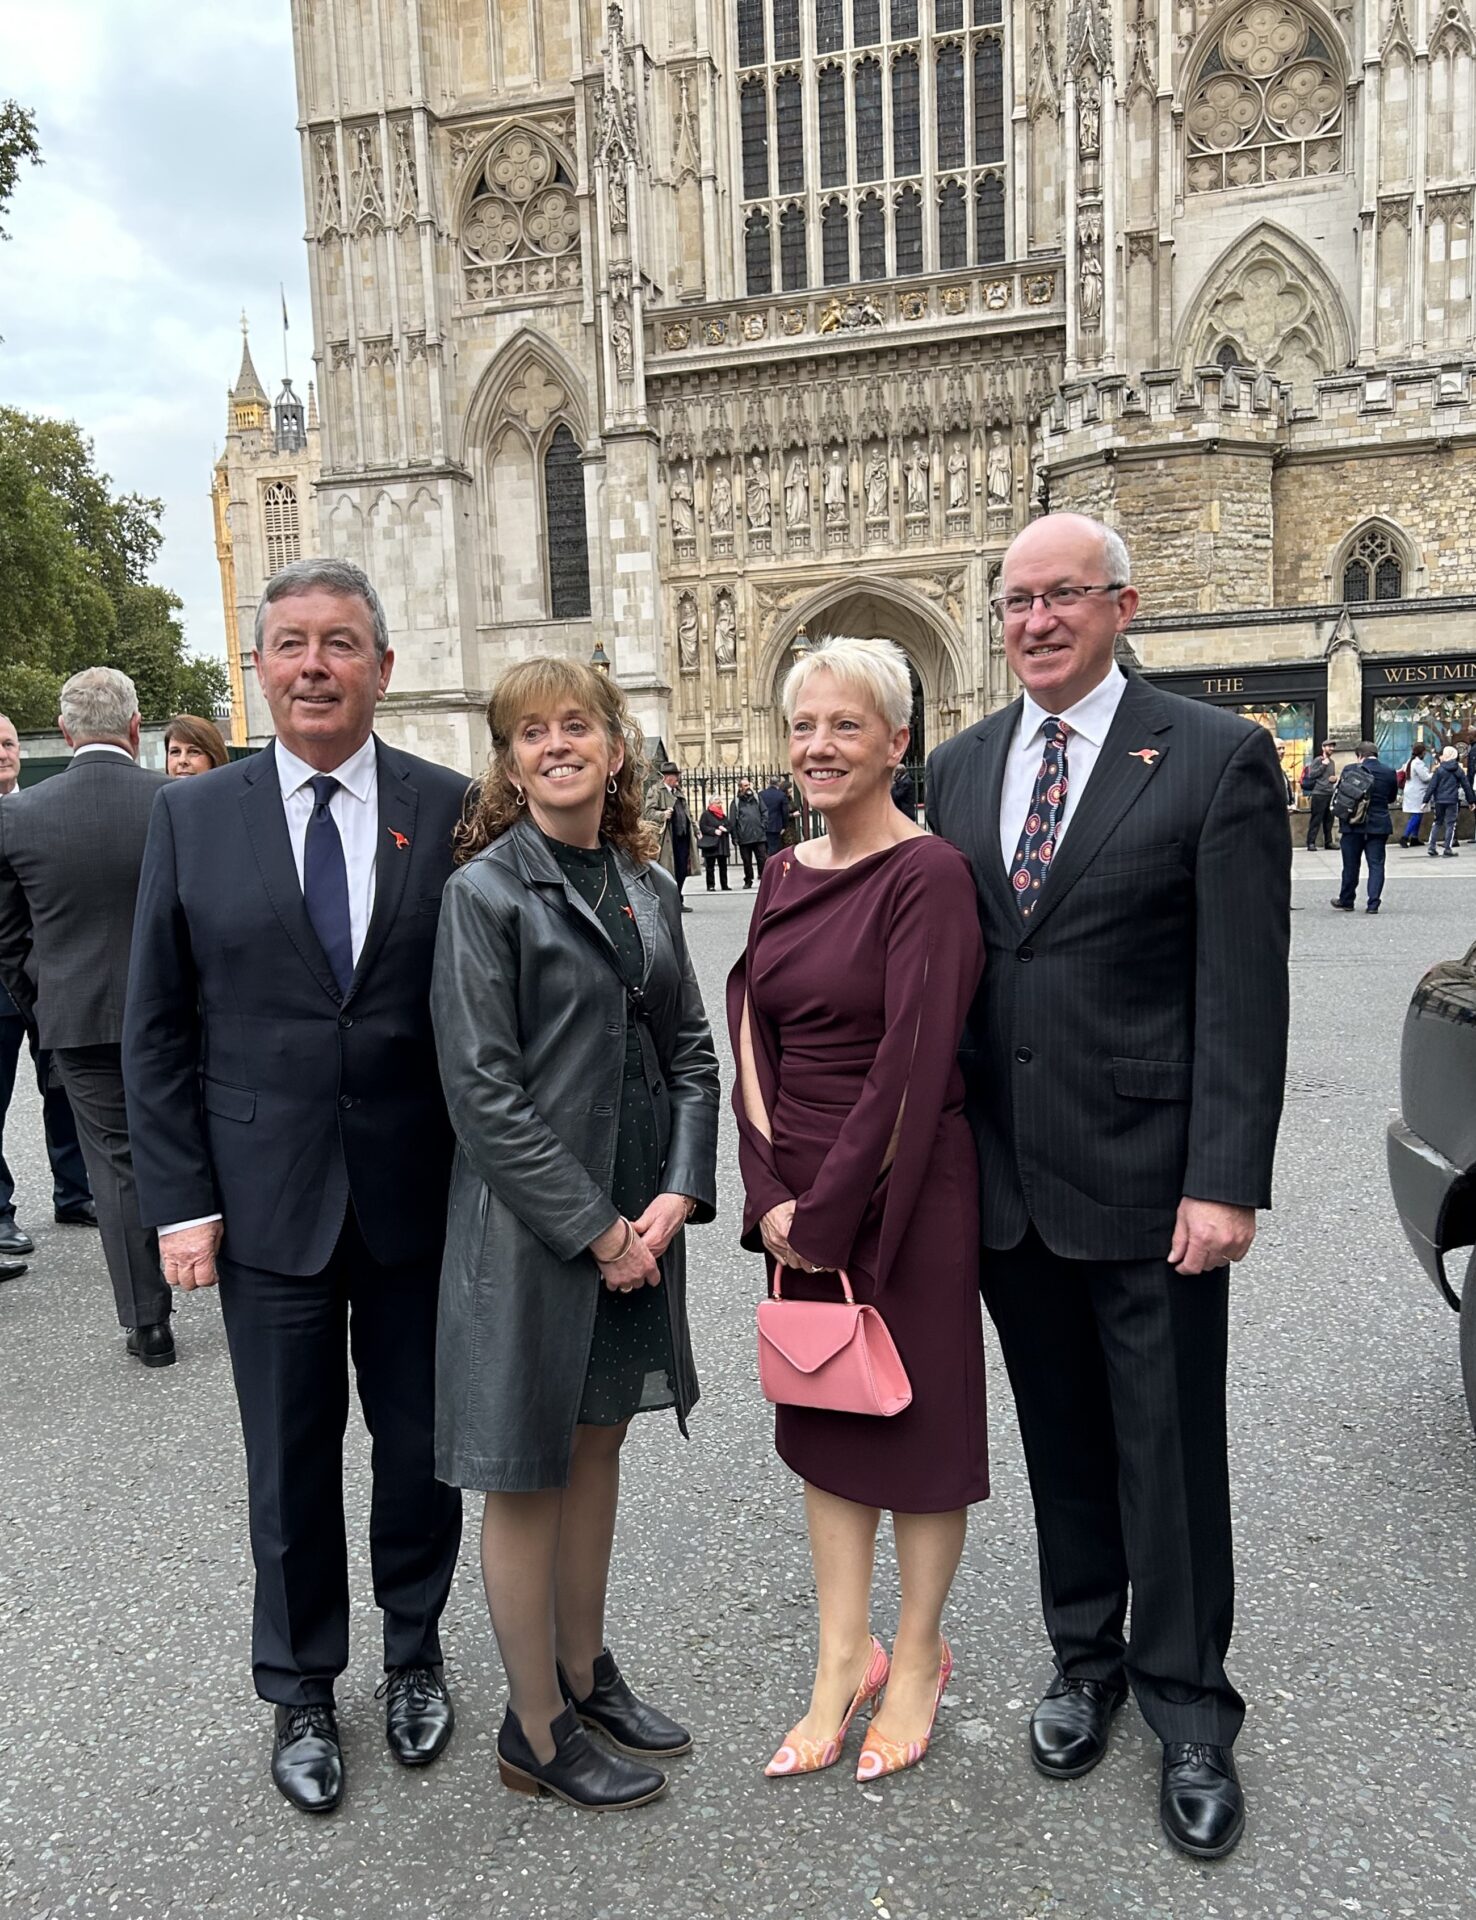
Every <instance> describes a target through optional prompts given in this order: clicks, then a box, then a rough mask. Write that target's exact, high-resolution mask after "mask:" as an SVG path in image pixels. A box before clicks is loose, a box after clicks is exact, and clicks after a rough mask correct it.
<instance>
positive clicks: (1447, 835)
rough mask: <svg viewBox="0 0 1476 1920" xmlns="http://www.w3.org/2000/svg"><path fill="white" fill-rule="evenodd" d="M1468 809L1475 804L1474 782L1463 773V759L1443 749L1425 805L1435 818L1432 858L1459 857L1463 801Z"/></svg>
mask: <svg viewBox="0 0 1476 1920" xmlns="http://www.w3.org/2000/svg"><path fill="white" fill-rule="evenodd" d="M1462 799H1464V800H1465V802H1466V805H1467V806H1473V805H1476V790H1473V788H1472V785H1471V779H1470V776H1469V775H1468V774H1466V773H1465V772H1463V771H1462V769H1461V762H1460V756H1459V754H1458V753H1457V751H1456V749H1455V748H1454V747H1442V748H1441V749H1440V760H1439V763H1438V764H1437V766H1436V768H1435V770H1434V772H1433V773H1432V774H1431V776H1430V790H1429V795H1428V798H1427V802H1426V804H1427V805H1428V806H1429V808H1430V811H1431V813H1432V814H1433V815H1434V817H1435V824H1434V826H1432V827H1431V829H1430V858H1431V859H1432V860H1433V859H1434V858H1435V855H1436V853H1437V852H1438V853H1441V854H1443V855H1444V857H1445V858H1446V859H1447V860H1455V859H1457V858H1459V856H1458V855H1457V853H1456V828H1457V826H1458V825H1459V824H1460V815H1461V801H1462Z"/></svg>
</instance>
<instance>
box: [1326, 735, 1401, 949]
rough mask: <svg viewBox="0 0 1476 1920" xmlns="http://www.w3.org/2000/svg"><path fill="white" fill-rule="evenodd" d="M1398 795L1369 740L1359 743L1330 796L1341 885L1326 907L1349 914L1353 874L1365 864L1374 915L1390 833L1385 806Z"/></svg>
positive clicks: (1370, 909) (1392, 776)
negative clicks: (1329, 905)
mask: <svg viewBox="0 0 1476 1920" xmlns="http://www.w3.org/2000/svg"><path fill="white" fill-rule="evenodd" d="M1398 793H1399V775H1398V774H1397V773H1396V772H1395V770H1394V768H1393V767H1386V766H1385V765H1384V763H1383V761H1382V760H1380V758H1379V756H1378V749H1377V748H1376V747H1375V746H1374V743H1373V741H1372V740H1360V741H1359V743H1358V753H1357V756H1356V758H1355V759H1354V760H1353V763H1352V764H1351V765H1350V766H1346V767H1344V769H1343V771H1342V773H1341V774H1340V775H1339V776H1338V784H1337V787H1336V789H1335V790H1334V792H1333V802H1332V806H1333V812H1334V813H1335V814H1336V815H1337V820H1338V840H1339V844H1340V846H1341V848H1342V854H1343V882H1342V887H1341V889H1340V891H1339V893H1338V895H1337V898H1336V899H1335V900H1334V901H1333V902H1332V904H1333V905H1334V906H1335V907H1336V908H1337V909H1338V911H1339V912H1340V913H1351V912H1352V911H1353V907H1354V903H1355V902H1356V900H1357V898H1358V873H1359V868H1360V866H1361V864H1362V862H1363V861H1365V860H1366V861H1367V862H1368V895H1367V909H1366V910H1367V911H1368V912H1369V913H1377V912H1378V910H1379V902H1380V901H1381V900H1382V899H1383V897H1384V866H1385V856H1386V855H1387V853H1388V850H1389V835H1390V834H1391V833H1392V832H1393V831H1394V820H1393V816H1392V815H1391V814H1390V812H1389V808H1390V807H1391V805H1392V804H1393V802H1394V800H1395V799H1396V797H1397V796H1398Z"/></svg>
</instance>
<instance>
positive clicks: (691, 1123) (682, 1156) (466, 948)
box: [431, 820, 718, 1492]
mask: <svg viewBox="0 0 1476 1920" xmlns="http://www.w3.org/2000/svg"><path fill="white" fill-rule="evenodd" d="M617 857H618V859H619V865H620V875H621V879H622V880H623V882H624V884H625V891H626V894H627V896H628V898H629V901H630V906H631V911H632V913H633V914H634V917H635V922H636V926H637V927H638V928H639V930H640V935H641V944H642V946H643V947H644V948H645V961H646V973H645V980H644V982H643V985H642V989H641V999H642V1002H643V1006H644V1016H643V1017H640V1018H639V1029H640V1034H641V1048H642V1052H643V1054H644V1056H645V1062H646V1076H647V1084H648V1085H649V1087H650V1090H651V1095H652V1101H653V1105H654V1108H655V1112H656V1122H657V1129H658V1136H659V1142H660V1147H661V1156H662V1167H663V1173H662V1181H661V1186H662V1190H663V1191H665V1192H674V1193H683V1194H686V1195H688V1196H689V1197H690V1198H692V1199H693V1200H695V1201H696V1203H697V1206H696V1211H695V1212H694V1213H693V1215H692V1219H693V1220H694V1221H696V1222H698V1223H701V1222H704V1221H708V1220H711V1219H712V1217H713V1211H714V1207H715V1204H716V1199H717V1192H716V1181H717V1171H716V1169H717V1116H718V1066H717V1055H716V1053H715V1052H714V1049H713V1044H712V1034H711V1032H710V1030H709V1028H708V1024H707V1015H706V1014H705V1012H704V1011H703V1007H702V998H701V995H700V993H699V991H698V988H697V981H696V977H695V976H694V974H693V972H692V963H691V961H690V959H689V958H688V955H687V947H686V941H685V939H684V937H683V934H682V923H681V918H680V903H679V899H678V895H677V889H676V884H675V882H674V881H673V880H672V879H671V877H670V875H668V874H667V873H665V872H664V871H663V870H662V869H661V868H659V867H639V866H637V865H635V863H634V862H632V861H630V860H629V859H627V858H626V856H625V855H624V854H620V855H618V856H617ZM580 921H583V922H584V923H586V924H584V925H579V924H577V923H578V922H580ZM602 947H603V948H604V949H606V951H608V953H609V955H610V958H609V959H608V960H607V959H606V958H605V955H604V953H602V952H601V951H600V948H602ZM613 958H614V949H613V947H611V946H610V944H609V942H608V940H607V939H606V936H605V934H604V932H603V930H602V929H601V927H600V923H599V921H598V919H597V918H596V917H595V915H594V914H593V913H592V912H591V911H590V909H589V908H588V907H587V906H586V905H585V903H584V901H583V900H581V899H580V897H579V895H578V893H577V892H576V891H575V890H574V889H573V888H572V887H569V886H567V885H566V884H565V881H564V876H563V873H562V871H561V870H560V868H559V865H558V862H557V861H556V860H555V858H554V856H553V854H552V852H551V851H550V850H549V847H548V845H547V843H546V841H545V840H544V838H543V836H542V835H541V834H540V833H539V831H538V829H537V828H536V827H535V826H533V824H532V823H531V822H530V821H527V820H519V821H518V822H517V823H516V824H515V825H514V826H513V827H511V828H510V829H509V830H508V832H507V833H505V834H504V835H503V836H502V837H501V838H500V839H498V840H495V841H494V842H493V843H492V845H491V846H490V847H487V848H485V849H484V850H483V851H482V852H481V853H479V854H477V855H476V857H475V858H474V859H472V860H469V861H468V862H467V863H466V865H465V866H463V867H461V868H459V869H458V870H457V872H455V873H454V874H453V875H452V876H451V878H450V880H449V881H448V882H447V883H446V890H445V893H444V895H443V896H442V901H441V916H440V926H439V931H438V934H437V938H436V958H435V968H434V972H433V974H432V979H431V1017H432V1020H433V1022H434V1025H435V1034H436V1052H437V1055H438V1058H439V1061H440V1069H441V1082H442V1085H443V1087H444V1089H445V1094H446V1105H447V1108H448V1110H449V1112H450V1115H451V1124H452V1126H453V1128H454V1129H455V1132H456V1157H455V1164H454V1167H453V1170H452V1176H451V1195H450V1202H449V1208H448V1217H447V1227H446V1253H445V1259H444V1262H443V1264H442V1269H441V1296H440V1317H439V1323H438V1329H437V1340H436V1474H437V1476H438V1477H439V1478H440V1479H442V1480H444V1481H447V1482H449V1483H450V1484H451V1485H452V1486H458V1487H474V1488H480V1489H483V1490H485V1491H488V1492H531V1491H535V1490H536V1489H538V1488H542V1487H560V1486H563V1485H565V1484H566V1483H567V1481H568V1475H569V1453H570V1446H571V1443H572V1440H573V1435H574V1425H575V1420H576V1417H577V1414H578V1410H579V1401H580V1397H581V1394H582V1392H583V1389H584V1376H585V1371H586V1368H587V1366H588V1363H589V1353H590V1345H591V1341H592V1338H593V1334H594V1319H595V1308H596V1303H597V1301H598V1297H599V1289H600V1287H601V1285H602V1284H603V1282H602V1281H601V1279H600V1276H599V1271H598V1269H597V1268H596V1266H595V1263H594V1260H593V1258H592V1257H591V1256H590V1254H589V1252H588V1247H589V1243H590V1241H591V1240H595V1239H598V1237H599V1236H600V1234H602V1233H603V1232H604V1231H605V1229H606V1228H607V1227H609V1226H611V1225H612V1224H613V1223H614V1221H615V1220H616V1218H617V1217H618V1216H617V1213H616V1209H615V1206H614V1203H613V1202H612V1200H611V1198H610V1186H611V1179H612V1175H613V1171H614V1164H615V1146H616V1133H617V1129H618V1124H619V1113H620V1087H621V1078H622V1073H623V1064H624V1057H625V1030H626V1022H627V1020H628V1019H629V1018H632V1017H636V1016H635V1015H633V1014H632V1012H631V1009H630V1002H629V1000H628V997H627V994H626V990H625V986H624V983H623V981H622V980H621V978H620V976H619V974H618V973H617V972H616V969H615V967H614V965H613V964H612V962H613ZM661 1270H662V1288H663V1290H664V1292H665V1295H666V1300H667V1307H668V1311H669V1313H670V1316H671V1330H672V1354H673V1358H674V1361H675V1366H676V1380H675V1383H674V1384H675V1386H676V1394H677V1414H678V1417H679V1418H680V1420H681V1421H682V1423H683V1427H684V1430H685V1422H686V1416H687V1414H688V1412H689V1411H690V1409H691V1407H692V1406H693V1405H694V1404H695V1402H696V1399H697V1391H698V1390H697V1374H696V1369H695V1367H694V1365H693V1361H692V1348H691V1340H690V1337H689V1334H688V1330H687V1312H686V1248H685V1243H684V1237H683V1235H682V1234H681V1233H678V1234H677V1236H676V1238H675V1239H674V1240H673V1241H672V1243H671V1245H670V1246H669V1247H668V1248H667V1250H666V1253H665V1254H664V1255H663V1256H662V1260H661Z"/></svg>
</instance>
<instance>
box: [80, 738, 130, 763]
mask: <svg viewBox="0 0 1476 1920" xmlns="http://www.w3.org/2000/svg"><path fill="white" fill-rule="evenodd" d="M84 753H121V754H122V756H123V758H124V759H125V760H132V758H133V755H132V754H131V753H130V752H129V751H128V749H127V747H115V746H114V745H113V743H112V741H111V740H84V741H83V742H82V745H81V746H80V747H73V748H72V758H73V759H74V760H80V759H81V758H82V756H83V754H84Z"/></svg>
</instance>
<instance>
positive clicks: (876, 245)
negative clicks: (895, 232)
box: [856, 193, 887, 280]
mask: <svg viewBox="0 0 1476 1920" xmlns="http://www.w3.org/2000/svg"><path fill="white" fill-rule="evenodd" d="M856 250H857V254H858V256H859V258H858V267H857V278H858V279H861V280H884V279H885V278H886V273H887V221H886V215H885V214H884V213H883V212H882V203H881V197H880V195H878V194H875V193H868V194H866V195H864V196H863V198H862V201H861V204H860V206H859V207H858V208H857V209H856Z"/></svg>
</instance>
